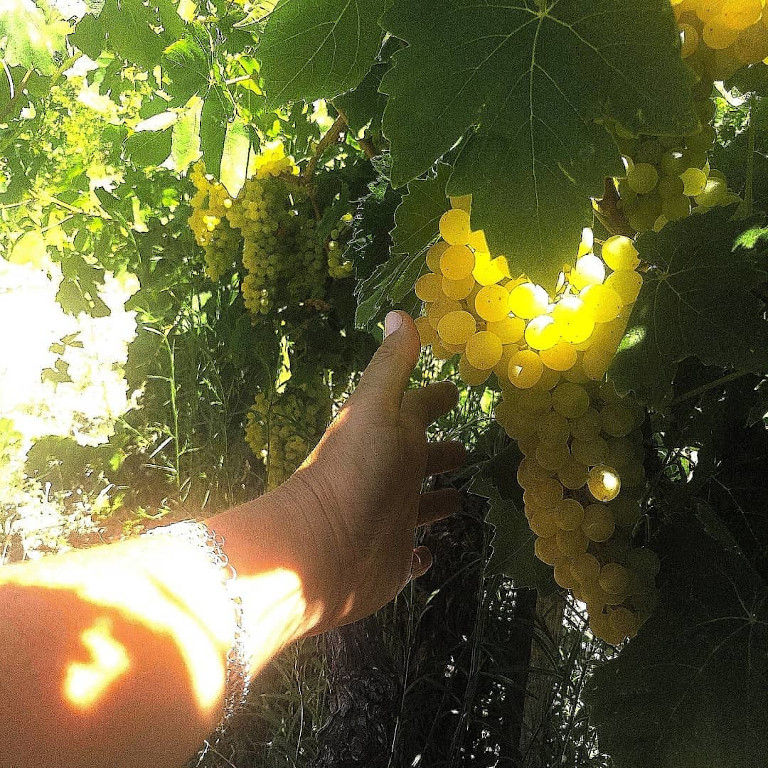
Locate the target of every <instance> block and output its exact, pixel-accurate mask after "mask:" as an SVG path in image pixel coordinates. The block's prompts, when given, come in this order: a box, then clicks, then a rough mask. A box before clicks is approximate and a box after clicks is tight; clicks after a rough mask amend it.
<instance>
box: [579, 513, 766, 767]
mask: <svg viewBox="0 0 768 768" xmlns="http://www.w3.org/2000/svg"><path fill="white" fill-rule="evenodd" d="M654 546H655V547H656V548H657V551H658V552H659V553H660V554H661V557H662V564H663V565H662V578H661V602H660V605H659V607H658V608H657V609H656V611H655V612H654V614H653V616H652V617H651V619H650V620H649V621H648V622H647V623H646V624H645V625H644V626H643V627H642V629H641V630H640V633H639V634H638V636H637V638H635V639H634V640H633V641H631V642H630V643H629V645H628V646H627V647H626V648H625V649H624V650H623V651H622V653H621V655H620V656H618V658H616V659H614V660H612V661H609V662H608V663H607V664H605V665H603V666H602V667H600V668H599V669H598V670H596V671H595V673H594V676H593V679H592V682H591V685H590V692H589V696H588V702H589V703H590V705H591V711H592V715H591V716H592V719H593V722H594V723H595V724H596V726H597V729H598V735H599V738H600V744H601V746H603V748H605V749H607V750H608V752H609V753H610V754H611V756H612V757H613V760H614V764H615V765H616V768H635V767H637V768H640V766H642V768H681V767H683V766H686V767H687V766H696V765H702V764H706V765H708V766H712V768H731V767H732V766H736V765H738V766H739V768H759V767H760V766H762V765H763V764H764V761H765V755H766V754H767V753H768V663H767V657H766V654H765V644H766V642H767V641H768V633H767V631H766V627H768V612H766V606H767V605H768V602H766V598H768V588H767V587H766V584H765V582H764V581H763V580H762V579H760V578H759V577H758V576H757V574H756V573H755V572H754V571H753V570H752V569H751V568H750V567H749V565H748V564H747V562H746V561H745V560H744V559H743V558H741V557H739V556H738V554H735V553H733V552H728V551H726V550H725V549H724V548H723V547H722V545H721V544H720V543H719V542H718V541H716V540H714V539H712V538H710V537H709V536H708V535H707V534H705V533H704V532H703V531H702V530H701V528H700V527H699V526H698V525H697V524H696V523H695V522H694V521H691V520H687V519H679V520H677V521H676V522H675V523H674V524H671V525H669V526H666V527H665V528H663V529H662V530H661V531H659V533H658V536H657V538H656V540H655V542H654Z"/></svg>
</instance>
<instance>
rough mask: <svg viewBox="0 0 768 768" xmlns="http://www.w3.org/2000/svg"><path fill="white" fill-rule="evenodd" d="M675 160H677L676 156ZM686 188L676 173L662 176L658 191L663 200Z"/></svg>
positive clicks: (681, 192)
mask: <svg viewBox="0 0 768 768" xmlns="http://www.w3.org/2000/svg"><path fill="white" fill-rule="evenodd" d="M675 160H677V158H676V157H675ZM684 189H685V184H683V180H682V179H681V178H680V176H678V175H676V174H675V175H672V176H662V177H661V179H660V181H659V186H658V190H657V191H658V193H659V196H660V197H661V198H662V200H668V199H669V198H670V197H678V196H679V195H682V194H683V190H684ZM662 205H663V203H662ZM611 269H615V267H611ZM621 269H635V267H621Z"/></svg>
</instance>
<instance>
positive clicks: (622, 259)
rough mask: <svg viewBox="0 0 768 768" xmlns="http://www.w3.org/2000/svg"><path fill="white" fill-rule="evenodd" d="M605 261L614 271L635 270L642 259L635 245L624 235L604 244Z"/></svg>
mask: <svg viewBox="0 0 768 768" xmlns="http://www.w3.org/2000/svg"><path fill="white" fill-rule="evenodd" d="M602 256H603V261H604V262H605V263H606V264H607V265H608V267H610V268H611V269H613V270H617V269H635V268H636V267H637V266H638V264H640V257H639V256H638V253H637V248H635V244H634V243H633V242H632V240H630V238H628V237H624V235H614V236H613V237H609V238H608V239H607V240H606V241H605V242H604V243H603V250H602Z"/></svg>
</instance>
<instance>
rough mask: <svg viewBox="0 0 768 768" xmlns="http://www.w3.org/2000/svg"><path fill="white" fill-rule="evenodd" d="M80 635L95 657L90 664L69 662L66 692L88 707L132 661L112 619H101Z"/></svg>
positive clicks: (65, 684) (69, 698) (75, 702)
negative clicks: (113, 626) (114, 633)
mask: <svg viewBox="0 0 768 768" xmlns="http://www.w3.org/2000/svg"><path fill="white" fill-rule="evenodd" d="M80 638H81V639H82V641H83V645H84V646H85V647H86V648H87V649H88V651H89V652H90V654H91V657H92V661H91V662H89V663H88V664H82V663H80V662H74V663H72V664H70V665H69V668H68V669H67V673H66V679H65V681H64V692H65V695H66V697H67V699H68V700H69V701H71V702H72V703H73V704H74V705H75V706H77V707H81V708H82V709H87V708H88V707H90V706H91V705H93V704H94V703H95V702H96V701H97V699H99V697H100V696H101V695H102V694H103V693H104V691H105V690H106V689H107V688H108V687H109V686H110V685H111V684H112V682H113V681H115V680H117V678H118V677H120V676H121V675H122V674H123V673H124V672H126V671H127V670H128V668H129V666H130V665H129V663H128V653H127V651H126V649H125V646H124V645H123V644H122V643H119V642H118V641H117V640H115V638H114V637H113V636H112V626H111V622H110V621H109V620H108V619H100V620H99V621H97V622H96V623H95V624H94V625H93V626H92V627H90V628H89V629H86V630H85V631H84V632H83V633H82V635H80Z"/></svg>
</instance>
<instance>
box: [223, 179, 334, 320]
mask: <svg viewBox="0 0 768 768" xmlns="http://www.w3.org/2000/svg"><path fill="white" fill-rule="evenodd" d="M258 173H259V172H257V174H258ZM229 221H230V223H231V224H232V226H233V227H234V228H235V229H238V230H239V231H240V232H241V234H242V236H243V266H244V267H245V269H246V275H245V277H244V278H243V282H242V291H243V298H244V299H245V305H246V307H248V309H249V310H250V311H251V312H252V313H254V314H266V313H267V312H270V311H271V310H272V309H273V307H274V306H275V302H278V303H279V304H288V303H301V302H303V301H307V300H309V299H316V298H320V297H322V295H323V293H324V290H325V275H326V273H327V272H326V264H325V250H324V247H323V242H322V240H321V238H320V237H319V236H318V234H317V230H316V226H315V219H314V217H313V215H312V213H311V204H310V200H309V196H308V194H307V192H306V191H305V190H304V189H303V188H301V187H299V186H298V185H297V184H295V183H293V182H292V181H291V180H290V178H286V177H284V176H282V175H281V176H276V175H266V176H261V175H256V176H254V177H252V178H250V179H248V180H247V181H246V182H245V184H244V185H243V188H242V190H241V192H240V195H238V205H237V206H236V207H233V208H232V209H230V213H229Z"/></svg>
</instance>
